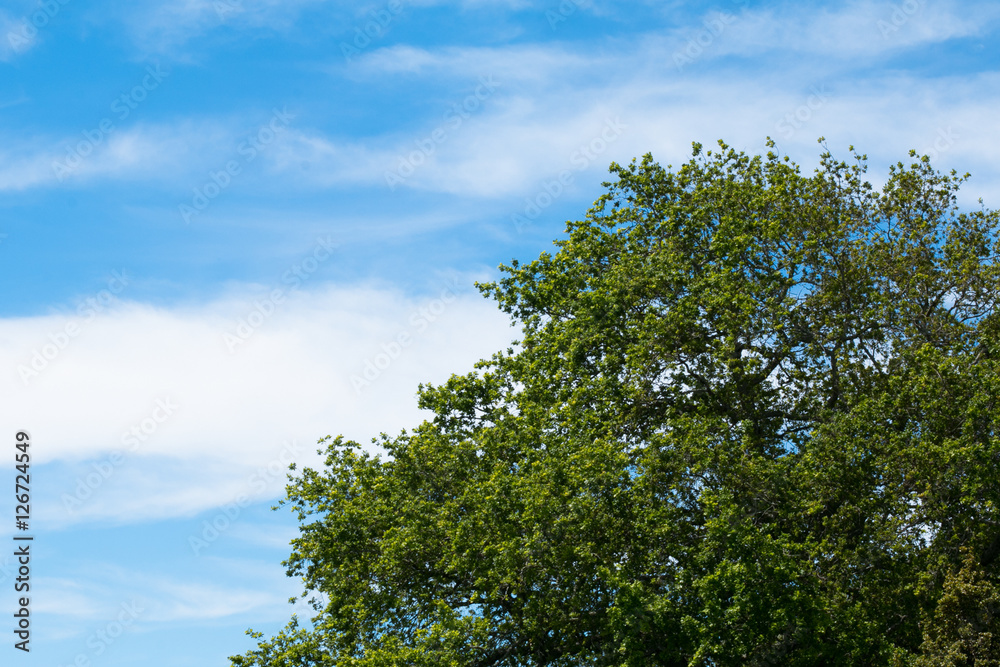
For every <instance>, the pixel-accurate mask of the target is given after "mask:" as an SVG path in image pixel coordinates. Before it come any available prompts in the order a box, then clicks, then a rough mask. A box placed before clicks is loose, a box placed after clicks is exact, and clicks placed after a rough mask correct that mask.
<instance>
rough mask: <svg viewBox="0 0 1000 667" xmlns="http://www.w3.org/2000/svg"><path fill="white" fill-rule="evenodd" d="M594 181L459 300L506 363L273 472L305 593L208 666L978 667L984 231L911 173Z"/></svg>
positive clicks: (990, 282)
mask: <svg viewBox="0 0 1000 667" xmlns="http://www.w3.org/2000/svg"><path fill="white" fill-rule="evenodd" d="M852 153H853V149H852ZM911 157H916V156H915V155H914V154H913V153H911ZM611 171H612V173H613V174H614V175H615V177H616V181H615V182H614V183H608V184H606V187H608V191H607V193H606V194H605V195H604V196H602V197H601V198H600V199H599V200H598V201H597V202H596V204H595V206H594V207H593V208H592V209H591V210H590V211H589V213H588V215H587V217H586V219H585V220H583V221H579V222H572V223H569V226H568V230H567V237H566V238H565V239H564V240H561V241H558V242H557V243H556V246H557V250H556V252H555V253H553V254H549V253H546V254H543V255H541V256H540V257H539V258H538V259H537V260H535V261H533V262H530V263H528V264H524V265H521V264H519V263H517V262H513V263H512V265H511V266H509V267H502V268H503V271H504V273H505V276H504V277H503V278H502V279H501V280H499V281H498V282H496V283H493V284H488V285H482V286H481V289H482V291H483V292H484V293H485V294H487V295H489V296H491V297H492V298H493V299H495V300H496V301H497V302H498V304H499V305H500V307H501V308H502V309H503V310H504V311H506V312H507V313H509V314H510V315H511V316H512V317H513V318H514V319H515V320H516V321H518V322H520V323H521V325H522V327H523V335H522V339H521V340H520V341H519V342H518V343H517V348H516V349H514V348H512V349H509V350H507V351H506V352H504V353H498V354H497V355H495V356H494V357H493V358H492V359H490V360H487V361H483V362H480V364H479V365H478V367H477V369H476V371H475V372H472V373H470V374H468V375H466V376H454V377H452V378H451V379H450V380H449V381H448V382H446V383H445V384H444V385H442V386H423V387H421V389H420V393H419V401H420V405H421V407H423V408H426V409H428V410H431V411H433V414H434V417H433V419H430V420H429V421H426V422H424V423H423V424H421V425H419V426H418V427H417V428H416V429H414V430H413V431H412V432H409V433H403V434H401V435H399V436H396V437H388V436H385V435H383V436H382V438H381V439H380V440H378V444H379V445H380V447H381V448H382V450H383V452H384V453H383V454H382V455H380V456H373V455H370V454H367V453H365V452H364V450H362V449H361V448H360V447H359V445H357V444H356V443H354V442H345V441H344V440H343V439H341V438H336V439H325V440H323V441H321V442H324V443H325V444H326V450H325V451H326V455H327V459H326V465H325V468H324V469H322V470H319V471H316V470H311V469H306V470H304V471H302V472H301V474H299V475H298V476H296V477H294V478H292V481H291V484H290V485H289V487H288V497H287V499H286V501H285V503H286V504H288V505H290V506H291V508H292V509H293V510H294V511H296V512H297V513H298V518H299V520H300V523H301V535H300V537H298V538H297V539H296V540H295V541H294V542H293V552H292V554H291V556H290V558H289V559H288V560H287V561H286V563H285V564H286V565H287V568H288V574H289V575H294V576H301V577H302V578H303V582H304V587H305V589H306V591H307V592H318V593H322V594H323V596H324V597H323V598H322V599H323V602H322V603H317V608H316V611H317V615H316V617H315V618H314V619H313V620H312V624H311V625H310V626H309V627H308V628H305V627H299V625H298V624H297V623H296V622H293V623H292V624H291V625H290V626H289V628H288V629H286V631H285V632H283V633H281V634H280V635H278V636H277V637H275V638H273V639H270V640H263V641H261V642H260V644H259V647H258V649H257V650H256V651H253V652H251V653H248V654H247V655H245V656H238V657H234V658H233V659H232V661H233V665H235V666H237V667H264V666H265V665H266V666H269V667H285V666H291V665H337V666H338V667H347V666H351V667H376V666H379V667H381V666H389V665H428V666H430V665H434V666H438V665H463V666H465V665H472V666H479V667H487V666H493V665H495V666H515V665H552V666H562V665H565V666H570V665H573V666H577V665H580V666H583V665H593V666H598V665H608V666H611V665H614V666H621V667H639V666H642V665H666V666H669V665H691V666H699V665H701V666H708V665H778V664H781V665H845V666H846V665H969V666H971V665H975V666H976V667H981V666H984V665H997V664H998V660H1000V628H998V623H1000V510H998V504H1000V475H998V463H1000V440H998V437H997V423H998V417H997V398H998V396H1000V372H998V371H1000V336H998V332H1000V314H998V311H997V300H998V298H1000V265H998V264H997V261H996V260H997V257H998V255H1000V242H998V238H997V229H998V225H1000V216H998V214H997V213H996V212H993V211H989V210H986V209H982V210H978V211H971V212H962V211H960V210H959V208H958V206H957V203H956V193H957V191H958V188H959V186H960V185H961V184H962V182H963V181H964V180H965V178H966V177H965V176H958V175H957V174H955V173H954V172H952V173H951V174H942V173H940V172H937V171H935V170H934V169H933V168H932V167H931V165H930V163H929V161H928V160H927V158H917V159H916V160H915V161H914V162H913V164H911V165H909V166H905V165H904V164H903V163H898V164H897V165H895V166H893V167H892V169H891V170H890V173H889V176H888V182H887V183H886V184H885V186H884V187H883V188H882V189H881V190H875V189H874V188H872V187H871V186H870V185H869V184H868V183H867V182H865V180H864V173H865V157H864V156H860V155H857V154H856V153H855V154H853V159H852V161H851V163H846V162H839V161H836V160H834V159H833V157H832V156H831V155H830V154H829V152H824V153H823V154H822V157H821V163H820V167H819V168H818V169H817V170H816V171H815V173H814V174H812V175H811V176H805V175H803V174H802V173H801V171H800V169H799V168H798V167H797V166H796V165H795V164H794V163H792V162H790V161H789V160H788V159H787V158H780V157H779V156H777V155H775V154H774V153H769V154H768V155H767V156H748V155H746V154H744V153H741V152H737V151H735V150H732V149H730V148H729V147H727V146H725V145H724V144H721V142H720V149H719V150H718V151H708V152H704V151H703V150H702V147H701V146H700V145H697V144H696V145H695V149H694V155H693V157H692V159H691V160H690V161H689V162H688V163H686V164H684V165H683V166H682V167H681V168H680V169H678V170H676V171H671V169H670V168H669V167H668V168H666V169H664V168H663V167H661V166H660V165H658V164H657V163H655V162H654V161H653V160H652V158H651V157H650V156H648V155H647V156H645V157H644V158H643V159H642V160H641V161H639V162H633V163H632V164H630V165H628V166H620V165H617V164H614V165H612V166H611ZM258 638H259V635H258Z"/></svg>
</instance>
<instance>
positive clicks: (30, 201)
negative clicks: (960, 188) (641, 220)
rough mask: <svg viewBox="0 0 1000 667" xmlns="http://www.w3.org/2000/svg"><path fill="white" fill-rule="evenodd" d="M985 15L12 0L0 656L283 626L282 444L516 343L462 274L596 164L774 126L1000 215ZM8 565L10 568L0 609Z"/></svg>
mask: <svg viewBox="0 0 1000 667" xmlns="http://www.w3.org/2000/svg"><path fill="white" fill-rule="evenodd" d="M998 25H1000V6H998V5H996V4H995V3H989V2H930V1H928V0H908V1H907V2H896V3H891V2H848V3H832V2H830V3H815V2H813V3H810V2H796V3H791V2H789V3H777V2H754V1H752V0H726V1H722V2H716V3H678V2H642V1H636V2H630V3H623V2H602V1H599V0H563V1H562V2H561V3H560V2H558V1H557V0H538V1H535V0H464V1H462V0H453V1H448V0H413V1H407V0H398V1H396V0H393V1H392V2H389V1H388V0H386V1H384V2H355V1H353V0H343V1H341V2H337V3H329V2H323V1H321V0H283V1H279V0H168V1H161V2H147V1H145V0H136V1H135V2H132V3H117V4H114V5H112V4H111V3H94V2H88V1H87V0H47V2H27V1H26V2H21V1H19V0H6V1H5V2H4V3H3V5H2V6H0V72H2V74H0V289H2V294H3V299H2V300H0V358H2V360H3V361H2V364H3V373H2V375H0V402H2V405H3V410H2V412H0V420H2V425H3V428H2V430H0V432H2V433H4V434H6V437H8V439H9V440H10V441H11V443H13V441H12V438H13V434H14V433H15V432H16V431H17V430H19V429H25V430H28V431H29V432H30V433H31V436H32V448H33V449H32V451H33V456H34V458H33V462H32V484H31V486H32V495H33V498H32V526H31V528H32V533H33V534H34V535H35V540H36V541H35V543H34V545H33V547H32V548H33V560H32V568H33V569H32V596H31V608H32V614H33V615H32V624H33V625H32V628H33V635H32V652H31V654H30V655H24V654H22V653H21V652H19V651H15V650H14V649H13V647H12V643H13V641H12V639H11V636H10V633H9V631H7V632H8V634H7V635H6V636H7V637H8V640H7V641H6V642H5V645H4V646H3V647H2V648H0V656H2V657H0V661H2V663H3V664H15V665H22V664H23V665H60V666H63V665H70V664H73V663H74V661H76V662H77V664H92V665H108V666H110V665H136V664H143V665H148V666H150V667H166V666H181V665H184V666H199V667H200V666H208V665H225V664H227V662H226V660H225V658H226V656H228V655H231V654H234V653H240V652H243V651H245V650H247V649H249V648H251V647H252V642H251V640H249V638H247V637H245V636H244V634H243V631H244V630H245V629H246V628H247V627H250V626H253V627H255V628H258V629H261V630H264V631H265V632H273V631H275V630H276V629H278V628H279V627H280V626H281V625H283V624H284V622H285V621H286V620H287V619H288V617H289V616H290V614H291V613H292V612H293V611H294V609H293V608H292V606H291V605H289V604H288V603H287V599H288V597H289V596H291V595H295V594H297V593H298V592H299V589H298V585H297V582H296V581H294V580H289V579H287V578H286V577H285V576H284V570H283V568H282V567H281V565H280V562H281V560H283V559H284V558H285V557H286V556H287V555H288V540H289V539H291V538H292V537H294V535H295V524H294V521H293V520H292V517H291V515H290V514H289V513H288V512H285V511H279V512H272V511H270V509H269V508H270V506H271V505H272V504H273V503H274V502H275V500H276V499H278V498H279V497H280V496H281V494H282V491H283V485H284V469H283V468H284V466H286V465H287V463H288V462H289V461H293V460H294V461H297V462H299V463H300V464H316V463H317V462H318V458H317V456H316V454H315V442H316V440H317V439H318V438H319V437H321V436H324V435H326V434H337V433H343V434H345V435H347V436H349V437H351V438H355V439H357V440H359V441H362V442H367V441H368V440H369V439H370V438H371V437H372V436H375V435H377V434H378V433H379V432H383V431H385V432H397V431H398V430H399V429H402V428H406V427H409V426H413V425H415V424H416V423H417V422H418V420H419V419H420V418H421V415H420V413H419V411H418V410H417V409H416V405H415V400H414V391H415V389H416V386H417V384H418V383H419V382H421V381H441V380H443V379H445V378H447V377H448V375H449V374H451V373H455V372H465V371H467V370H468V369H469V368H470V367H471V365H472V363H473V362H474V361H475V360H477V359H479V358H482V357H487V356H489V355H490V354H491V353H492V352H494V351H495V350H498V349H501V348H503V347H506V345H507V344H508V343H509V341H510V340H511V339H512V338H514V337H515V332H514V331H512V330H511V329H510V328H509V326H508V324H509V323H508V321H507V319H506V318H505V317H504V316H503V315H502V314H500V313H499V312H498V311H497V310H496V309H495V308H494V307H493V305H492V304H491V303H489V302H487V301H485V300H484V299H483V298H482V297H481V296H480V295H479V294H478V293H477V292H476V290H475V288H474V287H473V282H474V281H476V280H488V279H491V278H493V277H496V276H497V271H496V266H497V265H498V264H499V263H501V262H509V261H510V260H511V259H512V258H519V259H521V260H528V259H531V258H533V257H535V256H537V255H538V254H539V253H540V252H542V251H545V250H548V249H550V248H551V242H552V240H553V239H555V238H557V237H559V236H560V234H561V233H562V231H563V229H564V225H565V221H566V220H567V219H571V218H572V219H576V218H580V217H582V216H583V215H584V214H585V212H586V210H587V209H588V208H589V206H590V204H591V203H592V202H593V200H594V199H596V198H597V197H598V196H599V195H600V194H601V191H602V189H601V183H602V181H604V180H606V178H607V167H608V165H609V163H610V162H612V161H619V162H627V161H629V160H631V159H632V158H634V157H638V156H641V155H642V154H644V153H646V152H652V153H653V155H654V157H655V158H656V159H658V160H660V161H661V162H663V163H672V164H675V165H676V164H679V163H680V162H682V161H684V160H685V159H686V158H687V157H688V156H689V154H690V146H691V142H693V141H700V142H703V143H705V144H712V143H713V142H714V141H716V140H717V139H724V140H726V141H727V142H728V143H730V144H731V145H733V146H736V147H738V148H741V149H744V150H747V151H749V152H760V151H762V150H763V149H764V142H765V139H766V137H767V136H771V137H773V138H774V139H775V140H776V142H777V145H778V149H779V151H780V152H782V153H784V154H788V155H791V156H792V157H793V158H794V159H796V160H797V161H799V162H800V163H801V164H802V165H803V167H804V169H806V170H811V169H812V168H814V167H815V165H816V163H817V162H818V154H819V152H820V148H819V147H818V145H817V144H816V139H817V138H818V137H820V136H824V137H826V140H827V144H828V145H829V147H830V148H831V150H832V151H833V152H834V153H835V154H837V155H839V156H842V157H845V158H846V157H847V155H848V146H849V145H852V144H853V145H854V146H856V147H857V149H858V150H859V151H861V152H863V153H866V154H867V155H868V156H869V160H870V167H871V168H870V174H871V179H872V182H873V183H876V184H878V183H879V182H880V179H881V178H882V177H883V175H884V174H885V172H886V170H887V168H888V165H889V164H891V163H893V162H895V161H897V160H906V159H908V158H907V157H906V153H907V151H908V150H909V149H910V148H913V149H916V150H918V151H920V152H921V153H927V154H930V155H931V156H932V157H933V160H934V162H935V164H936V165H938V166H939V167H940V168H942V169H951V168H955V169H958V170H960V171H963V172H964V171H970V172H972V175H973V177H972V179H971V180H970V182H969V183H968V184H967V185H966V186H965V189H964V194H963V205H966V206H977V205H978V204H977V203H976V202H977V200H978V199H979V198H980V197H981V198H983V200H984V201H985V203H986V205H987V206H990V207H992V208H996V207H997V205H998V201H1000V181H998V177H1000V168H998V162H997V160H996V157H995V154H996V149H997V147H998V145H1000V127H998V125H997V123H996V120H995V119H996V109H997V108H1000V73H998V65H1000V58H998V50H997V47H996V44H997V43H998V35H997V28H998ZM13 454H14V452H13V444H11V446H10V448H9V449H8V454H7V455H5V456H4V457H3V459H2V460H0V465H2V466H3V468H4V471H5V472H3V473H2V474H3V475H5V476H6V478H7V479H8V480H11V482H12V480H13V475H14V470H13V458H14V457H13ZM0 511H2V514H0V516H5V517H8V519H7V520H5V521H3V522H0V524H2V526H3V528H2V529H0V539H2V540H4V541H5V542H6V543H7V544H11V543H12V542H11V541H10V538H11V537H12V535H13V532H14V528H13V511H14V510H13V501H12V494H10V493H8V494H5V496H4V498H3V499H2V502H0ZM213 524H214V526H213ZM8 551H10V552H11V553H12V549H7V548H5V549H3V552H4V553H7V552H8ZM14 576H15V575H14V569H13V567H12V559H11V558H10V557H7V558H6V560H5V559H4V557H2V556H0V591H2V592H0V610H4V612H5V613H12V612H13V611H14V606H15V594H14V592H13V577H14ZM8 618H10V617H8Z"/></svg>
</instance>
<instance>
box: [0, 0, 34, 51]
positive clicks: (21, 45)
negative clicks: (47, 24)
mask: <svg viewBox="0 0 1000 667" xmlns="http://www.w3.org/2000/svg"><path fill="white" fill-rule="evenodd" d="M37 43H38V30H37V28H35V27H34V26H33V25H31V24H30V22H29V20H28V17H15V16H14V15H12V14H11V13H10V12H8V11H7V10H4V9H0V62H6V61H9V60H12V59H13V58H14V57H16V56H19V55H21V54H23V53H26V52H27V51H29V50H31V48H32V47H34V46H35V44H37Z"/></svg>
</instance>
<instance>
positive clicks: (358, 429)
mask: <svg viewBox="0 0 1000 667" xmlns="http://www.w3.org/2000/svg"><path fill="white" fill-rule="evenodd" d="M470 287H471V281H468V282H463V283H461V285H460V287H448V286H446V285H442V287H441V293H440V294H439V295H437V296H434V297H433V298H428V299H413V298H408V297H405V296H403V295H402V294H400V293H398V292H396V291H392V290H388V289H376V288H368V287H337V286H333V285H328V286H326V287H323V288H318V289H315V290H314V291H309V292H306V291H301V292H293V291H288V290H286V291H285V292H284V296H283V299H282V302H281V303H278V304H277V305H274V304H273V303H272V302H270V301H269V299H268V297H267V294H268V292H269V290H261V289H259V288H258V289H257V290H253V289H249V288H248V289H244V290H241V291H239V292H238V293H234V294H232V295H231V296H229V297H227V298H224V299H221V300H219V301H216V302H213V303H210V304H206V305H203V306H197V307H195V306H192V307H188V308H175V309H163V308H154V307H151V306H148V305H143V304H139V303H131V302H126V303H121V304H119V305H116V306H109V307H108V308H106V309H105V310H104V312H102V313H101V314H99V315H97V316H96V317H94V318H93V319H92V320H90V321H87V320H86V319H85V318H84V317H81V316H80V315H79V314H77V313H76V312H65V313H59V314H53V315H48V316H41V317H30V318H18V319H4V320H0V350H2V354H3V357H4V358H5V359H9V360H10V362H9V364H10V365H9V366H8V371H7V373H5V374H4V376H3V377H2V378H0V401H3V403H4V405H5V406H6V408H5V411H4V417H3V423H4V428H6V429H7V430H8V431H11V432H13V431H14V430H17V429H27V430H28V431H29V432H30V433H31V435H32V438H33V442H34V443H35V445H34V446H35V449H34V451H35V461H36V463H37V464H44V463H46V462H63V463H65V464H66V465H68V466H70V468H69V469H68V470H67V471H65V472H64V473H63V474H62V475H61V477H60V483H59V484H53V485H52V488H51V492H50V493H48V494H46V495H45V496H39V497H38V498H36V502H35V505H36V515H37V517H38V520H40V521H43V522H45V523H48V524H50V525H54V526H55V525H65V524H67V523H74V522H78V521H88V520H98V519H110V520H113V521H117V520H125V521H133V520H143V519H148V518H162V517H168V516H190V515H193V514H194V513H196V512H199V511H202V510H204V509H207V508H211V507H216V506H219V505H222V504H224V503H227V502H231V501H233V500H234V498H235V497H237V496H238V495H239V494H240V493H245V494H247V495H250V496H251V497H255V498H261V497H264V498H266V497H274V496H276V495H280V491H281V490H282V488H283V483H284V472H285V471H284V469H283V467H282V468H279V467H276V466H272V467H273V468H274V470H275V471H278V470H280V471H281V475H278V474H276V473H275V474H271V475H264V478H265V481H266V482H267V485H266V487H267V488H266V490H263V491H261V490H259V489H258V487H259V486H260V485H259V484H258V483H257V481H256V480H255V479H254V475H255V474H257V473H258V472H259V471H260V470H261V469H262V468H263V469H267V466H268V465H269V464H272V463H273V462H275V461H276V460H278V459H280V458H281V457H282V455H281V449H282V447H283V443H286V442H291V441H295V442H297V443H299V445H300V446H301V447H302V448H303V449H304V450H305V451H306V454H300V455H298V456H296V458H297V459H298V460H306V461H315V455H314V453H313V452H314V450H315V446H314V443H315V441H316V439H317V438H319V437H321V436H324V435H327V434H333V435H336V434H338V433H343V434H345V435H347V436H348V437H351V438H355V439H357V440H359V441H360V442H362V443H366V442H368V440H369V439H370V438H371V437H373V436H375V435H377V434H378V433H379V432H382V431H385V432H390V433H392V432H398V431H399V430H400V429H402V428H406V427H412V426H415V425H416V424H417V423H419V421H420V420H421V419H422V417H421V414H420V412H419V411H418V410H417V408H416V400H415V392H416V387H417V385H418V384H419V383H420V382H424V381H435V382H440V381H443V380H445V379H446V378H447V377H448V376H449V375H450V374H451V373H465V372H468V371H469V370H471V368H472V364H473V363H474V362H475V361H477V360H478V359H480V358H483V357H488V356H490V355H491V354H492V353H493V352H495V351H497V350H499V349H502V348H504V347H506V345H507V344H508V343H509V341H510V340H511V339H512V338H513V337H514V333H513V332H512V331H511V330H510V329H509V327H508V319H507V317H506V316H505V315H503V314H501V313H500V312H499V311H498V310H497V309H496V308H495V306H494V304H492V302H487V301H486V300H485V299H483V298H482V297H480V296H479V295H478V294H472V293H471V290H470V289H469V288H470ZM446 290H452V291H446ZM255 304H261V305H260V307H259V308H258V306H257V305H255ZM272 310H273V312H272V314H271V315H269V316H266V317H265V316H263V315H260V314H259V312H260V311H265V312H269V311H272ZM84 313H86V311H84ZM258 320H261V321H262V324H260V326H259V327H258V328H256V329H253V330H252V334H251V335H250V336H249V338H247V339H246V341H245V342H242V343H239V344H234V348H235V351H233V352H231V351H230V349H229V346H228V345H227V341H226V339H225V338H224V336H225V335H226V334H229V335H231V336H234V337H235V336H237V335H238V334H239V333H240V332H239V331H238V328H237V327H238V324H239V323H240V322H241V321H243V322H245V323H249V324H253V323H257V322H258ZM71 323H75V324H76V326H77V327H78V329H73V331H77V332H78V333H76V335H75V336H72V337H70V336H68V335H67V334H66V331H67V325H68V324H71ZM246 332H247V330H242V333H244V334H245V333H246ZM401 334H405V335H407V336H409V338H408V339H406V344H405V345H400V344H399V343H398V340H399V338H398V337H399V336H400V335H401ZM234 340H239V339H238V338H232V339H230V343H232V342H233V341H234ZM60 345H61V346H62V349H59V348H60ZM45 355H48V356H49V357H51V359H46V358H45ZM32 360H34V363H35V368H37V369H39V370H38V375H37V376H35V375H33V374H32V373H33V372H34V369H33V368H32ZM29 369H30V373H29V372H28V371H29ZM21 375H24V376H25V377H26V378H27V382H25V381H24V380H23V379H22V377H21ZM168 399H169V403H170V404H172V405H175V406H176V407H172V408H171V409H170V412H171V413H172V414H170V415H167V414H166V413H165V411H164V409H162V408H160V409H158V408H157V406H158V401H160V402H161V404H162V402H167V401H168ZM130 435H131V436H133V437H137V438H138V437H140V436H141V437H142V439H143V441H142V442H141V443H140V444H138V445H137V446H136V447H134V451H130V447H131V445H132V444H134V442H133V441H131V440H129V437H130ZM115 450H124V452H125V460H124V462H123V463H121V464H120V465H117V467H116V468H115V472H114V475H113V476H111V477H109V478H108V479H107V480H106V481H100V482H98V483H97V484H96V486H98V487H100V488H97V489H96V491H95V492H94V493H93V494H87V493H85V492H84V493H82V494H76V495H77V497H79V496H81V495H82V496H88V495H92V497H88V498H85V499H84V500H85V502H82V503H80V504H79V506H74V507H72V508H71V509H72V511H68V510H67V504H66V502H65V498H64V494H70V495H74V494H75V488H76V486H77V485H78V480H79V479H85V478H86V476H87V474H88V473H91V472H93V465H94V463H95V462H99V461H101V460H103V459H106V458H107V456H108V455H109V454H110V453H111V452H112V451H115ZM284 458H285V459H287V458H288V457H287V456H285V457H284ZM53 474H55V473H53ZM94 479H95V480H96V478H94Z"/></svg>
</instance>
